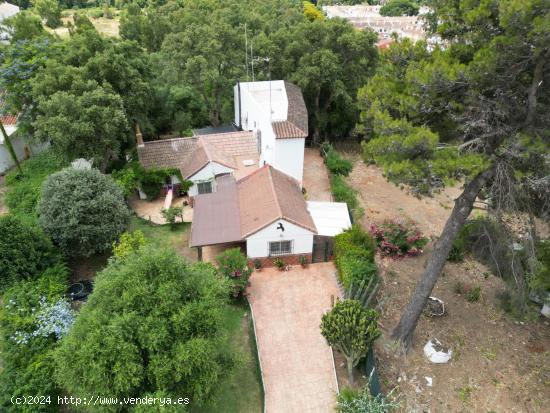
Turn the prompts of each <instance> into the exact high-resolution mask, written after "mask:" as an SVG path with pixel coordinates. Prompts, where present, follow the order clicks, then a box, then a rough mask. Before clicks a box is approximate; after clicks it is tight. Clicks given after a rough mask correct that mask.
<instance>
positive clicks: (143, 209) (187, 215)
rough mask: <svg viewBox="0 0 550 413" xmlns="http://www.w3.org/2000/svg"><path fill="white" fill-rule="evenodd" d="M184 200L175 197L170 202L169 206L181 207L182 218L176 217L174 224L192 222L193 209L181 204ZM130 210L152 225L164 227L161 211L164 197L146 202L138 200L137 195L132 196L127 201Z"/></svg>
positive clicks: (164, 222)
mask: <svg viewBox="0 0 550 413" xmlns="http://www.w3.org/2000/svg"><path fill="white" fill-rule="evenodd" d="M185 200H186V198H184V197H176V198H174V199H173V200H172V204H171V206H173V207H182V208H183V211H182V217H183V220H182V218H180V217H177V218H176V222H191V221H193V208H191V207H190V206H189V205H184V204H183V202H184V201H185ZM128 203H129V204H130V208H132V210H133V211H134V212H135V213H136V215H137V216H138V217H140V218H143V219H146V220H147V221H151V222H152V223H154V224H158V225H164V224H166V220H165V219H164V217H163V216H162V212H161V211H162V209H163V208H164V197H162V196H161V197H159V198H158V199H155V200H154V201H148V200H146V199H139V197H138V196H137V195H134V196H132V197H130V198H129V199H128Z"/></svg>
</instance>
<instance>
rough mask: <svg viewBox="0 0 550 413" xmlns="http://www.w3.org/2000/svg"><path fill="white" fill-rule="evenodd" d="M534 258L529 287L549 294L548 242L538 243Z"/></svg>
mask: <svg viewBox="0 0 550 413" xmlns="http://www.w3.org/2000/svg"><path fill="white" fill-rule="evenodd" d="M536 258H537V262H536V263H535V265H534V267H535V270H534V273H533V274H532V275H531V279H530V282H529V286H530V287H531V288H532V289H534V290H540V291H545V292H550V240H545V241H541V242H539V244H538V245H537V252H536Z"/></svg>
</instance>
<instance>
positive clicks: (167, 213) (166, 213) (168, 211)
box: [161, 207, 183, 229]
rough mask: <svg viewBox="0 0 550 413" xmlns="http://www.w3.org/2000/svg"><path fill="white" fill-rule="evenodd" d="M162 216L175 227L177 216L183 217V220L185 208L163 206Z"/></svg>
mask: <svg viewBox="0 0 550 413" xmlns="http://www.w3.org/2000/svg"><path fill="white" fill-rule="evenodd" d="M161 214H162V216H163V217H164V219H165V220H166V222H168V223H169V224H170V226H171V227H172V229H174V228H175V225H176V218H181V219H182V220H183V208H182V207H170V208H163V209H162V211H161Z"/></svg>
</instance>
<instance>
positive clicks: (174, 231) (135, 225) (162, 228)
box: [128, 216, 197, 261]
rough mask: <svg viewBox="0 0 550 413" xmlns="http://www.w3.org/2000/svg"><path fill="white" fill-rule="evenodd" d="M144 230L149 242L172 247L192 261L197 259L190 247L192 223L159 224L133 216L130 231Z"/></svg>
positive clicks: (156, 245)
mask: <svg viewBox="0 0 550 413" xmlns="http://www.w3.org/2000/svg"><path fill="white" fill-rule="evenodd" d="M138 229H139V230H140V231H141V232H143V235H144V236H145V239H146V240H147V242H148V243H149V244H151V245H153V246H155V247H159V248H163V249H164V248H171V249H173V250H175V251H177V252H178V253H179V254H181V255H182V256H184V257H186V258H187V259H189V260H191V261H196V260H197V253H196V251H195V250H194V249H191V248H190V247H189V232H190V229H191V224H190V223H188V222H180V223H177V224H174V226H173V227H172V226H171V225H157V224H153V223H152V222H149V221H147V220H145V219H142V218H139V217H137V216H132V217H131V219H130V225H129V226H128V231H129V232H132V231H135V230H138Z"/></svg>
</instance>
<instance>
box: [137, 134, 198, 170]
mask: <svg viewBox="0 0 550 413" xmlns="http://www.w3.org/2000/svg"><path fill="white" fill-rule="evenodd" d="M197 145H198V139H197V138H173V139H161V140H158V141H149V142H145V144H144V145H143V146H139V145H138V148H137V151H138V157H139V161H140V162H141V164H142V165H143V167H144V168H145V169H152V168H177V169H180V170H181V169H182V168H183V167H184V166H185V165H186V164H187V163H188V162H189V161H190V159H191V158H190V156H191V155H192V153H193V152H194V150H195V148H196V147H197Z"/></svg>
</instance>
